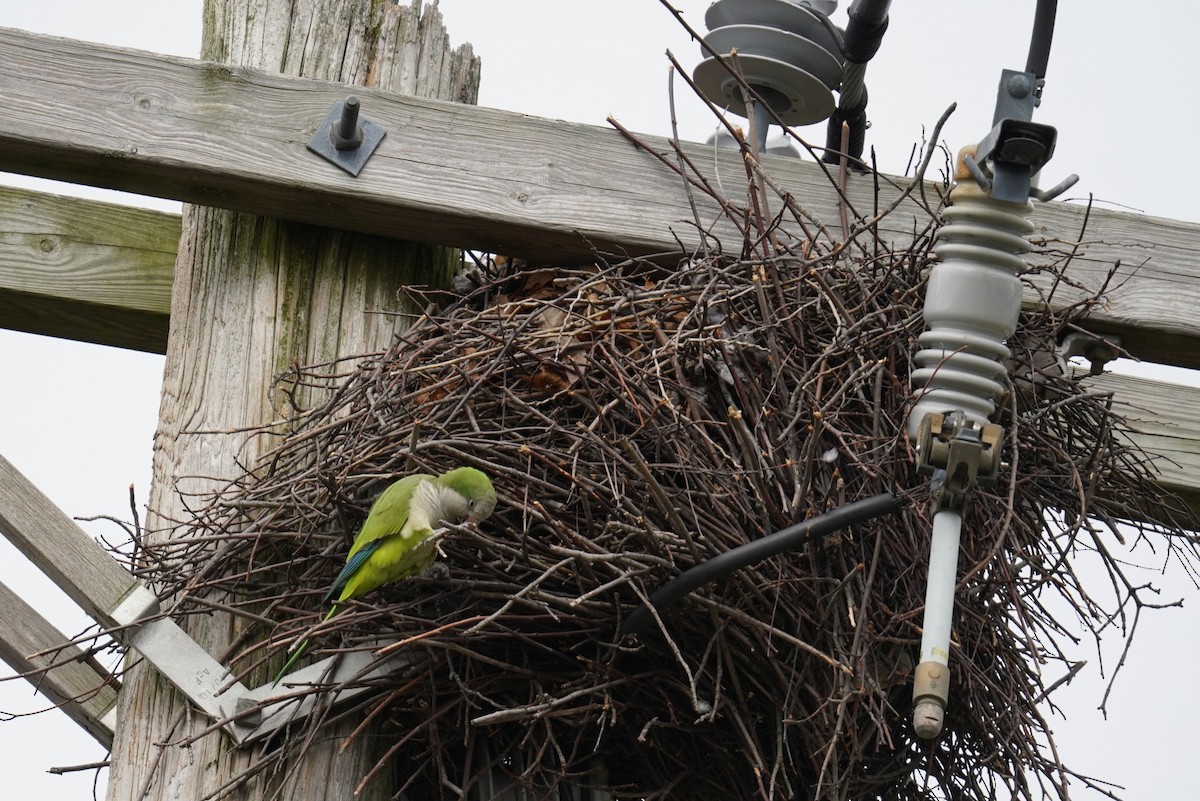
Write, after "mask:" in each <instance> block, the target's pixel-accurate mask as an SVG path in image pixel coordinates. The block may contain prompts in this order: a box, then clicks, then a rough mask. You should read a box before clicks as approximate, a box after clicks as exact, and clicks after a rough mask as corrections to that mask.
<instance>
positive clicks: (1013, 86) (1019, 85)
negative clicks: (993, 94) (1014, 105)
mask: <svg viewBox="0 0 1200 801" xmlns="http://www.w3.org/2000/svg"><path fill="white" fill-rule="evenodd" d="M1032 91H1033V86H1032V85H1030V83H1029V76H1027V75H1024V74H1021V73H1018V74H1016V75H1013V76H1011V77H1009V79H1008V93H1009V94H1010V95H1012V96H1013V97H1016V98H1021V97H1026V96H1028V94H1029V93H1030V92H1032Z"/></svg>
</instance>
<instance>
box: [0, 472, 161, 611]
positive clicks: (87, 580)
mask: <svg viewBox="0 0 1200 801" xmlns="http://www.w3.org/2000/svg"><path fill="white" fill-rule="evenodd" d="M0 532H2V533H3V534H4V535H5V536H7V537H8V539H9V541H10V542H12V543H13V544H14V545H16V546H17V549H18V550H19V551H21V553H23V554H25V556H26V557H27V558H28V559H29V561H31V562H33V563H34V564H35V565H37V567H38V569H39V570H41V571H42V572H43V573H45V574H46V575H47V576H49V577H50V578H51V579H52V580H53V581H54V583H55V584H57V585H58V586H59V587H60V588H61V589H62V591H63V592H65V593H66V594H67V595H68V596H70V598H71V600H73V601H74V602H75V603H77V604H79V606H80V607H81V608H82V609H83V610H84V611H85V612H87V613H88V614H89V615H91V616H92V618H94V619H95V620H97V621H99V622H100V623H102V624H104V625H107V626H111V625H113V623H114V620H113V617H112V615H111V612H112V610H113V609H115V608H116V607H117V604H119V603H120V602H121V600H122V599H124V598H125V596H126V595H127V594H128V593H129V591H130V590H132V589H133V588H134V587H135V586H136V585H137V583H138V582H137V579H135V578H134V577H133V575H132V574H130V573H129V572H128V571H127V570H125V568H123V567H121V565H120V564H119V563H118V562H117V561H116V560H115V559H113V558H112V557H111V556H109V555H108V553H107V552H105V550H104V549H103V548H102V547H100V545H99V544H97V543H96V542H95V541H94V540H93V539H92V538H91V537H89V536H88V535H87V533H86V532H85V531H84V530H83V529H81V528H80V527H79V526H78V525H76V524H75V521H74V520H72V519H71V518H69V517H67V515H66V514H65V513H64V512H63V511H62V510H61V509H59V508H58V507H57V506H55V505H54V503H53V502H52V501H51V500H50V499H49V498H47V497H46V496H45V495H43V494H42V492H41V490H39V489H38V488H37V487H35V486H34V485H33V483H32V482H30V481H29V479H27V478H26V477H25V476H24V475H23V474H22V473H21V471H19V470H17V468H15V467H14V466H13V465H12V463H11V462H9V461H8V460H7V459H5V458H4V457H3V456H0Z"/></svg>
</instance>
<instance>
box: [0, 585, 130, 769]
mask: <svg viewBox="0 0 1200 801" xmlns="http://www.w3.org/2000/svg"><path fill="white" fill-rule="evenodd" d="M0 609H3V610H4V613H3V614H0V659H3V660H4V661H5V662H6V663H8V666H9V667H11V668H12V669H13V670H15V671H16V672H17V673H18V674H21V675H26V676H27V677H28V678H29V681H30V682H32V683H33V685H34V686H35V687H37V688H38V690H40V691H41V692H42V693H43V694H44V695H45V696H46V697H47V698H49V699H50V701H51V702H52V703H54V704H56V705H57V706H58V708H59V709H61V710H62V711H63V712H64V713H66V715H67V717H69V718H71V720H73V721H75V722H76V723H78V724H79V725H80V726H81V727H82V728H83V729H84V730H85V731H87V733H88V734H90V735H92V736H93V737H95V738H96V740H97V741H98V742H99V743H100V744H101V745H103V746H104V747H105V748H111V747H112V741H113V730H114V728H115V724H116V704H117V687H116V682H115V681H114V680H113V679H112V677H111V676H109V675H107V674H106V673H105V672H103V671H102V670H100V669H98V668H97V666H96V665H94V664H93V663H92V662H91V661H88V660H85V659H81V657H82V656H83V652H82V651H81V650H80V649H79V647H78V646H74V645H67V646H64V645H63V644H64V643H66V642H68V640H69V639H70V638H68V637H67V636H66V635H65V634H63V633H62V632H60V631H59V630H58V629H57V628H56V627H55V626H54V624H52V623H50V622H49V621H48V620H46V619H45V618H44V617H42V616H41V615H40V614H38V612H37V610H36V609H34V608H33V607H32V606H30V605H29V604H27V603H26V602H25V600H24V599H23V598H21V597H20V596H19V595H17V594H16V593H15V592H13V591H12V590H11V589H9V588H8V586H6V585H5V584H3V583H0ZM52 649H55V650H53V652H51V651H52Z"/></svg>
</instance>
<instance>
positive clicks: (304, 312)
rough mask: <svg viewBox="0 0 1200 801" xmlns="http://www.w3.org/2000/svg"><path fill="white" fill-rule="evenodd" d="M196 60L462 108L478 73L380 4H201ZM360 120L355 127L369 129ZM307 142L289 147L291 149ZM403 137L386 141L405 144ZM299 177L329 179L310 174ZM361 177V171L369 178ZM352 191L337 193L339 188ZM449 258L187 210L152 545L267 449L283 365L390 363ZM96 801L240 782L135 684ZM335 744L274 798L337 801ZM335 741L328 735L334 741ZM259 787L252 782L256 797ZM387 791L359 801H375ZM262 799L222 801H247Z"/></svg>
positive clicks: (236, 625)
mask: <svg viewBox="0 0 1200 801" xmlns="http://www.w3.org/2000/svg"><path fill="white" fill-rule="evenodd" d="M204 15H205V18H204V23H205V25H204V43H203V47H202V57H203V58H204V59H206V60H210V61H215V62H222V63H229V64H239V65H245V66H251V67H255V68H258V69H263V70H268V71H274V72H280V73H286V74H290V75H295V76H302V77H308V78H316V79H325V80H332V81H340V82H344V83H348V84H360V85H368V86H374V87H378V88H380V89H384V90H388V91H393V92H401V93H408V94H418V95H424V96H430V97H437V98H440V99H443V100H456V101H462V102H470V103H473V102H474V101H475V97H476V93H477V91H478V77H479V62H478V60H477V59H476V58H475V57H474V54H473V52H472V50H471V48H470V46H469V45H464V46H462V47H459V48H457V49H451V48H450V47H449V39H448V36H447V34H446V32H445V30H444V28H443V25H442V19H441V15H440V13H439V12H438V10H437V6H436V3H435V4H434V5H433V6H432V7H423V6H422V3H421V2H420V0H413V2H412V3H411V4H410V5H408V6H397V5H395V4H393V3H392V2H380V0H207V2H206V4H205V10H204ZM370 112H371V110H370V108H369V107H366V106H365V107H364V108H363V115H364V116H366V117H369V116H370ZM309 133H311V131H309V132H306V131H296V137H297V139H299V140H302V141H303V140H306V139H307V137H308V135H309ZM403 135H404V132H403V131H400V130H397V131H390V132H389V136H394V137H402V136H403ZM311 169H312V170H313V171H314V172H315V171H326V172H328V171H331V170H332V171H337V168H336V167H334V166H333V165H331V164H329V163H327V162H325V161H323V160H321V159H319V158H317V157H316V156H313V158H312V165H311ZM366 170H368V171H369V170H370V164H369V163H368V165H367V167H366ZM354 180H355V179H354V178H351V177H349V176H345V181H347V182H348V184H349V185H352V184H353V181H354ZM456 261H457V257H456V252H455V251H452V250H448V249H444V248H440V247H434V246H429V245H409V244H405V243H401V242H397V241H395V240H390V239H383V238H380V237H372V236H367V235H362V234H353V233H347V232H345V231H339V230H334V229H330V228H319V227H315V226H311V225H301V224H297V223H288V222H282V221H279V220H275V219H269V218H264V217H257V216H253V215H249V214H243V213H235V212H228V211H221V210H217V209H212V208H204V207H190V208H188V209H186V210H185V213H184V217H183V233H182V238H181V240H180V247H179V253H178V258H177V261H176V267H175V278H174V289H173V293H172V299H171V304H172V305H171V321H170V334H169V338H168V344H167V355H166V367H165V373H164V377H163V395H162V406H161V410H160V417H159V426H158V432H157V436H156V442H155V450H154V486H153V489H152V491H151V495H150V509H151V513H150V516H149V519H148V527H149V529H150V530H163V531H168V530H169V529H170V528H171V526H172V525H174V523H175V521H179V520H184V519H186V514H185V503H184V500H185V498H186V496H189V495H194V494H197V493H199V494H203V493H205V492H209V491H212V490H213V489H214V488H216V487H217V486H218V480H219V479H221V478H229V477H233V476H235V475H237V474H238V472H239V467H238V465H239V464H240V465H247V464H254V462H255V459H256V457H257V455H258V454H260V453H262V452H263V450H264V449H265V448H266V447H269V445H270V443H269V442H267V441H266V440H265V438H261V437H260V438H252V439H247V437H246V435H245V434H244V433H231V434H220V433H212V432H220V431H242V432H244V431H245V430H247V429H248V428H253V427H257V426H263V425H266V424H269V423H270V422H271V421H273V420H277V419H278V418H279V416H280V414H281V413H282V411H283V409H284V406H283V403H282V400H283V399H282V397H281V396H280V395H279V394H278V393H277V390H276V389H275V388H274V383H273V379H274V377H275V376H276V375H278V374H280V373H282V372H285V371H286V370H287V369H288V368H289V366H291V365H293V364H297V363H298V364H313V363H321V362H325V361H328V360H332V359H337V358H343V357H347V356H353V355H356V354H361V353H367V352H370V351H374V350H379V349H382V348H384V347H386V346H387V344H388V342H389V340H390V339H391V337H392V336H393V334H394V333H395V330H396V326H397V325H398V324H399V319H400V318H397V317H396V316H394V315H388V314H377V313H375V312H377V311H384V312H387V311H398V310H400V308H401V306H400V301H399V300H398V296H397V290H398V288H399V287H400V286H401V285H403V284H409V283H416V284H438V283H444V282H445V281H446V280H447V278H448V276H449V274H450V272H451V270H452V269H453V267H454V265H455V263H456ZM241 626H242V624H241V623H240V622H239V621H237V620H234V619H231V618H230V617H229V616H227V615H221V614H216V615H213V616H211V617H208V618H204V619H193V621H192V622H191V624H190V626H189V631H190V633H191V635H192V636H193V637H194V638H195V639H196V640H197V641H199V642H200V643H201V644H202V645H204V646H205V647H206V648H207V649H208V650H209V652H210V653H212V654H214V655H217V656H220V655H221V654H222V652H223V650H224V649H225V648H226V647H227V646H228V645H229V643H230V642H231V641H232V640H233V639H234V638H235V637H236V636H237V634H238V632H239V630H240V627H241ZM122 696H123V697H122V699H121V705H120V717H119V721H118V725H117V731H116V738H115V745H114V750H113V756H112V770H111V777H110V780H109V790H108V797H109V799H112V801H125V800H126V799H128V801H141V800H142V799H151V800H153V799H167V798H170V799H193V798H195V799H199V798H205V797H208V796H210V795H211V794H212V793H213V792H214V791H215V790H216V789H217V788H219V787H221V786H222V785H224V784H225V783H226V782H227V781H228V780H229V779H230V778H231V777H232V776H234V775H236V774H237V773H239V772H240V771H241V770H242V769H244V768H246V767H247V766H248V765H250V764H252V763H253V762H254V761H255V760H256V758H257V756H256V753H255V749H253V748H248V749H242V750H238V751H235V750H232V749H231V747H230V746H229V744H228V742H227V741H226V740H225V739H224V738H223V737H222V736H220V735H219V734H215V735H209V736H206V737H203V738H201V739H199V740H198V741H196V742H195V743H194V744H192V745H190V746H186V747H181V746H179V745H178V744H179V743H181V742H183V741H185V740H187V739H188V738H189V737H190V736H192V735H194V734H196V733H197V732H199V731H202V730H203V729H204V728H205V727H207V726H208V725H209V721H207V720H205V719H204V718H203V716H200V715H196V714H194V713H191V714H189V712H188V711H187V708H186V704H185V702H184V701H183V700H182V697H181V696H180V695H179V694H178V693H177V692H175V691H174V690H172V689H171V687H170V686H169V685H167V684H166V682H164V681H163V680H162V679H161V678H160V677H158V676H156V675H155V674H154V673H153V671H152V670H150V669H147V668H143V667H135V668H134V669H133V670H132V671H130V673H129V675H128V677H127V680H126V682H125V684H124V687H123V690H122ZM338 733H339V732H337V731H331V732H330V735H331V737H330V738H329V739H327V740H325V741H324V742H323V743H319V744H316V745H315V746H314V747H312V748H311V749H309V753H308V755H307V756H306V757H305V759H304V761H303V763H302V764H300V765H297V766H296V767H295V770H293V771H292V772H291V773H290V774H289V775H288V776H287V777H286V778H285V779H284V783H285V786H284V788H283V790H284V793H283V796H282V797H284V798H293V797H294V798H305V799H320V798H331V799H332V798H338V799H343V798H347V797H349V796H350V795H351V794H352V793H353V791H354V788H355V786H356V785H357V783H358V782H359V780H360V779H361V778H362V777H363V776H364V775H365V774H366V772H367V770H368V769H369V768H370V767H371V765H373V764H374V761H375V759H376V758H377V756H378V755H377V754H374V753H369V752H368V751H369V748H368V746H367V744H369V743H370V742H371V740H372V738H370V737H359V738H357V739H356V740H355V742H354V743H353V744H352V745H351V746H350V747H349V748H348V749H346V750H345V751H344V752H339V751H338V745H339V739H340V738H339V737H337V734H338ZM345 733H346V732H342V734H343V735H344V734H345ZM263 781H264V782H265V781H266V780H265V779H264V780H263ZM387 783H388V780H387V777H386V776H381V777H380V779H378V780H376V781H374V782H373V783H372V784H370V785H368V787H367V788H366V789H365V790H364V791H363V793H362V794H361V795H360V797H361V798H364V799H377V798H378V799H386V798H390V797H391V796H392V794H393V792H394V788H391V787H390V786H387ZM266 789H267V788H266V785H265V784H262V783H259V784H257V785H256V786H251V787H249V788H247V789H246V790H245V791H244V794H241V795H239V796H237V797H245V798H258V797H261V796H262V795H263V794H264V791H265V790H266Z"/></svg>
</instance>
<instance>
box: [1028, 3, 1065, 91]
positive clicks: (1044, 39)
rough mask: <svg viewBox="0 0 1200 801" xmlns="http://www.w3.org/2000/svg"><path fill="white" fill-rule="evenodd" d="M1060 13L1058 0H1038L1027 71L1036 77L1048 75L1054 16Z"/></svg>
mask: <svg viewBox="0 0 1200 801" xmlns="http://www.w3.org/2000/svg"><path fill="white" fill-rule="evenodd" d="M1057 14H1058V0H1038V4H1037V9H1036V10H1035V11H1034V14H1033V36H1032V37H1030V40H1029V59H1028V60H1027V61H1026V62H1025V71H1026V72H1032V73H1033V74H1034V77H1036V78H1039V79H1041V78H1045V77H1046V65H1047V64H1048V63H1049V62H1050V42H1051V41H1052V40H1053V39H1054V18H1055V16H1056V15H1057Z"/></svg>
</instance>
